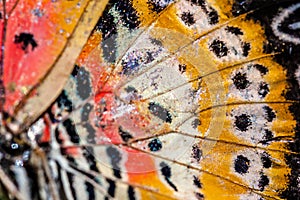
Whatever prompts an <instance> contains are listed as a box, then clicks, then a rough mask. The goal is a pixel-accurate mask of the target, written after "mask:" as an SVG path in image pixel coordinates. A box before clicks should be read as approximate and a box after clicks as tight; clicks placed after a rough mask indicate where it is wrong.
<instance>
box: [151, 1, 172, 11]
mask: <svg viewBox="0 0 300 200" xmlns="http://www.w3.org/2000/svg"><path fill="white" fill-rule="evenodd" d="M172 2H174V0H148V1H147V4H148V5H149V8H150V9H151V10H152V11H153V12H156V13H160V12H161V11H163V10H164V9H165V8H166V7H167V6H168V5H170V4H171V3H172Z"/></svg>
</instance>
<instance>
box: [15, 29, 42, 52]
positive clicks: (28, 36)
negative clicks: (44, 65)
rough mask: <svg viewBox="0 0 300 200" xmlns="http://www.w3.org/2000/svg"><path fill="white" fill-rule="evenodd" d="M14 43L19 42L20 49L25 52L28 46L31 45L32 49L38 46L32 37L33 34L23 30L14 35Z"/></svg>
mask: <svg viewBox="0 0 300 200" xmlns="http://www.w3.org/2000/svg"><path fill="white" fill-rule="evenodd" d="M14 43H15V44H20V45H21V48H22V50H23V51H25V53H27V52H28V47H29V46H31V50H32V51H33V50H34V49H35V48H36V47H37V46H38V44H37V42H36V40H35V38H34V35H33V34H32V33H25V32H22V33H20V34H19V35H15V38H14Z"/></svg>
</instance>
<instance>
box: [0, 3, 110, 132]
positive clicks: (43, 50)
mask: <svg viewBox="0 0 300 200" xmlns="http://www.w3.org/2000/svg"><path fill="white" fill-rule="evenodd" d="M4 3H5V1H4V2H3V3H2V10H3V5H4ZM5 4H6V3H5ZM105 4H106V1H10V2H9V3H7V5H6V9H5V13H4V10H3V12H2V13H3V15H5V17H4V18H3V19H2V22H3V23H2V26H3V27H2V29H1V30H2V35H3V37H2V41H3V42H2V43H3V45H4V48H5V51H4V58H3V59H4V60H3V61H2V63H3V68H4V71H3V82H4V87H5V89H6V94H5V105H4V110H5V112H8V113H9V114H10V115H14V116H15V118H16V119H17V120H18V121H19V123H21V124H22V123H23V126H25V127H26V125H30V123H32V122H33V121H34V120H36V118H37V117H38V116H39V115H40V114H41V113H42V112H43V111H44V110H45V109H46V108H47V107H48V106H49V105H50V104H51V102H53V100H54V99H55V98H56V97H57V95H58V94H59V91H60V90H61V88H62V86H63V85H64V82H65V81H66V79H67V77H68V75H69V73H70V72H71V71H72V68H73V63H74V62H75V59H76V57H77V56H78V54H79V52H80V51H81V48H82V46H83V45H84V43H85V42H86V40H87V38H88V36H89V33H90V31H91V30H92V29H93V27H94V25H95V23H96V22H97V19H98V16H100V15H101V11H102V10H103V9H104V5H105ZM94 7H95V8H97V10H95V12H96V13H97V15H95V14H93V16H94V17H92V14H91V12H90V10H92V9H93V8H94ZM54 83H57V84H56V85H54ZM50 85H51V86H50ZM37 88H38V89H37ZM43 91H48V92H43ZM45 94H49V95H48V96H47V95H45ZM37 96H38V97H37ZM29 99H30V100H29ZM27 101H29V102H27ZM25 102H26V103H25ZM47 102H48V103H47ZM25 104H26V106H25V107H24V105H25ZM19 131H20V130H19Z"/></svg>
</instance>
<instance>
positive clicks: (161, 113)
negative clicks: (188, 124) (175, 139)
mask: <svg viewBox="0 0 300 200" xmlns="http://www.w3.org/2000/svg"><path fill="white" fill-rule="evenodd" d="M148 109H149V111H150V113H151V114H153V115H154V116H156V117H158V118H159V119H161V120H163V121H165V122H167V123H172V115H171V114H170V112H169V111H168V110H167V109H165V108H163V107H162V106H160V105H159V104H157V103H153V102H150V103H149V106H148Z"/></svg>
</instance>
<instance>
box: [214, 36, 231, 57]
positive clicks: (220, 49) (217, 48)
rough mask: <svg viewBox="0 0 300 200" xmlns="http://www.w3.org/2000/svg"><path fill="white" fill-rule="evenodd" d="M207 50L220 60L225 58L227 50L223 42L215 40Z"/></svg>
mask: <svg viewBox="0 0 300 200" xmlns="http://www.w3.org/2000/svg"><path fill="white" fill-rule="evenodd" d="M209 49H210V50H211V51H212V52H213V53H214V54H215V55H216V56H217V57H218V58H222V57H224V56H227V54H228V52H229V50H228V48H227V46H226V44H225V42H223V41H221V40H218V39H215V40H214V41H213V42H212V43H211V44H210V45H209Z"/></svg>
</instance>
